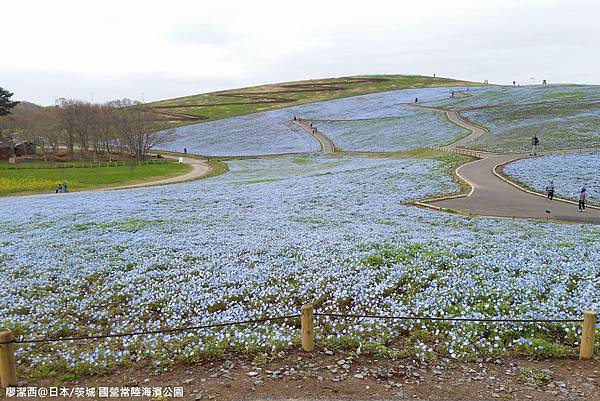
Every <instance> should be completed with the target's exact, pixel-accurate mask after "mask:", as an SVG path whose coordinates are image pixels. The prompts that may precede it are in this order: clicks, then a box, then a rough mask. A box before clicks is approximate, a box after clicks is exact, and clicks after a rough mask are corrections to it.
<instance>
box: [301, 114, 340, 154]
mask: <svg viewBox="0 0 600 401" xmlns="http://www.w3.org/2000/svg"><path fill="white" fill-rule="evenodd" d="M292 122H293V123H295V124H297V125H299V126H300V127H301V128H302V129H303V130H305V131H306V132H308V133H309V134H311V135H312V136H313V137H315V139H316V140H317V141H319V144H320V145H321V150H322V151H323V152H324V153H336V152H337V148H336V146H335V143H333V141H332V140H331V139H330V138H329V137H327V136H326V135H325V134H323V133H322V132H320V131H318V130H313V128H312V127H311V126H310V121H307V120H295V121H292Z"/></svg>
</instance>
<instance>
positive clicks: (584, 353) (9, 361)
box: [0, 304, 598, 388]
mask: <svg viewBox="0 0 600 401" xmlns="http://www.w3.org/2000/svg"><path fill="white" fill-rule="evenodd" d="M597 315H598V314H597V312H593V311H586V312H584V314H583V319H504V318H501V319H490V318H467V317H433V316H392V315H375V314H342V313H320V312H314V307H313V305H311V304H306V305H303V306H302V308H301V313H300V314H292V315H284V316H277V317H266V318H261V319H249V320H242V321H236V322H222V323H214V324H207V325H198V326H185V327H174V328H165V329H158V330H147V331H134V332H126V333H112V334H99V335H86V336H72V337H57V338H32V339H20V340H17V339H15V338H14V336H13V333H12V331H10V330H6V331H1V332H0V387H4V388H6V387H11V386H16V385H17V370H16V358H15V345H18V344H32V343H53V342H66V341H86V340H97V339H105V338H119V337H133V336H142V335H154V334H169V333H183V332H191V331H198V330H203V329H211V328H218V327H229V326H241V325H248V324H258V323H266V322H275V321H282V320H283V321H285V320H289V319H297V318H300V326H301V337H302V349H303V350H304V351H306V352H312V351H314V348H315V335H314V320H315V317H329V318H335V319H339V318H341V319H381V320H405V321H408V320H411V321H432V322H436V321H437V322H444V321H445V322H474V323H583V328H582V334H581V344H580V352H579V358H580V359H584V360H587V359H592V357H593V354H594V344H595V336H596V322H597Z"/></svg>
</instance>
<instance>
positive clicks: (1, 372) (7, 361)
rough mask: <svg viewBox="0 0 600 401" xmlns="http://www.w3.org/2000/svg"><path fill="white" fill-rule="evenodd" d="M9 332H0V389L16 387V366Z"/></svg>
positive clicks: (12, 338)
mask: <svg viewBox="0 0 600 401" xmlns="http://www.w3.org/2000/svg"><path fill="white" fill-rule="evenodd" d="M14 339H15V338H14V337H13V334H12V332H11V331H10V330H7V331H0V343H6V344H0V387H4V388H6V387H11V386H16V385H17V364H16V362H15V345H14V344H13V343H12V341H14Z"/></svg>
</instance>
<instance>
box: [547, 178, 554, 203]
mask: <svg viewBox="0 0 600 401" xmlns="http://www.w3.org/2000/svg"><path fill="white" fill-rule="evenodd" d="M546 195H548V200H552V199H553V198H554V181H552V180H550V181H549V182H548V185H547V186H546Z"/></svg>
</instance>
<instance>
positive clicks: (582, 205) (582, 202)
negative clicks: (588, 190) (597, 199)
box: [579, 187, 585, 212]
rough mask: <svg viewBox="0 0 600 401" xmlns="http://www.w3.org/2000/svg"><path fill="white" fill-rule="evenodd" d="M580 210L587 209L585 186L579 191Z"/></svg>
mask: <svg viewBox="0 0 600 401" xmlns="http://www.w3.org/2000/svg"><path fill="white" fill-rule="evenodd" d="M579 211H580V212H584V211H585V187H583V188H581V192H580V193H579Z"/></svg>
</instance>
